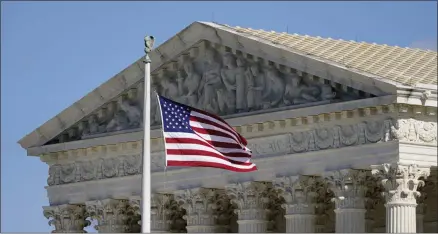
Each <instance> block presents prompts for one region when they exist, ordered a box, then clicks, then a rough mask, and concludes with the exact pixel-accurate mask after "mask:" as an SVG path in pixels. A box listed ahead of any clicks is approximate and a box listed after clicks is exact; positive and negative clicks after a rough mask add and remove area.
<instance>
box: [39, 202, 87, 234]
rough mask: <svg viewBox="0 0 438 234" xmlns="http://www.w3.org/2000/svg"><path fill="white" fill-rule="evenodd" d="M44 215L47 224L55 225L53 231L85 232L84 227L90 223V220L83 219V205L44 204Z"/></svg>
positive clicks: (84, 216)
mask: <svg viewBox="0 0 438 234" xmlns="http://www.w3.org/2000/svg"><path fill="white" fill-rule="evenodd" d="M43 209H44V216H45V217H46V218H47V219H51V220H50V221H49V225H53V226H55V230H54V231H53V233H86V231H85V230H84V227H86V226H88V225H90V224H91V223H90V221H88V220H85V218H86V215H85V206H84V205H68V204H66V205H60V206H45V207H43Z"/></svg>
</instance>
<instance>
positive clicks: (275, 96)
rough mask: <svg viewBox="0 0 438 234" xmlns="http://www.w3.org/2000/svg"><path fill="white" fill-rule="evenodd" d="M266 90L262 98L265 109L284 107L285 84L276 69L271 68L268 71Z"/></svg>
mask: <svg viewBox="0 0 438 234" xmlns="http://www.w3.org/2000/svg"><path fill="white" fill-rule="evenodd" d="M265 84H266V88H265V92H264V95H263V97H262V100H263V103H264V104H263V107H264V108H265V109H267V108H272V107H280V106H283V102H282V100H283V94H284V90H285V84H284V80H283V78H282V77H281V76H280V73H279V72H278V70H277V69H276V68H273V67H270V68H268V69H267V71H266V83H265Z"/></svg>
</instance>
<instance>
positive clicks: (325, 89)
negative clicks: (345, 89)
mask: <svg viewBox="0 0 438 234" xmlns="http://www.w3.org/2000/svg"><path fill="white" fill-rule="evenodd" d="M335 97H336V92H334V91H333V87H332V86H330V85H327V84H323V85H322V86H321V94H320V97H319V99H320V100H321V101H325V100H332V99H334V98H335Z"/></svg>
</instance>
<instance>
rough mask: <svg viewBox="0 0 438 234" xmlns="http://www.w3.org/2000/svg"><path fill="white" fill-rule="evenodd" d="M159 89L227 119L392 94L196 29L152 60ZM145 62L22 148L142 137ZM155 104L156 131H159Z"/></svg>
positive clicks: (310, 61)
mask: <svg viewBox="0 0 438 234" xmlns="http://www.w3.org/2000/svg"><path fill="white" fill-rule="evenodd" d="M151 59H152V61H153V62H152V64H151V70H152V83H153V85H154V89H156V91H157V92H158V93H160V94H162V95H164V96H167V97H169V98H171V99H173V100H176V101H179V102H182V103H185V104H188V105H191V106H195V107H198V108H201V109H205V110H207V111H210V112H213V113H216V114H218V115H221V116H224V117H232V116H236V115H253V114H258V113H263V112H272V111H280V110H285V109H289V108H301V107H308V106H315V105H325V104H328V103H336V102H345V101H351V100H357V99H362V98H368V97H373V96H384V95H387V94H391V93H394V92H395V90H396V88H395V86H394V85H393V84H392V83H391V82H387V81H384V80H381V79H376V78H375V77H371V76H368V75H366V74H362V73H360V72H358V71H351V70H349V69H347V68H345V67H340V66H338V65H336V64H332V63H330V62H327V61H321V60H319V59H317V58H313V57H312V56H310V55H309V56H307V55H303V54H299V53H297V52H293V51H289V50H287V48H281V46H276V45H274V44H269V43H266V42H263V41H261V40H259V39H257V38H253V37H251V36H249V37H248V36H242V35H239V33H237V32H233V31H230V30H229V29H227V28H226V27H222V26H219V25H212V24H208V23H194V24H192V25H190V26H189V27H187V28H186V29H184V30H183V31H182V32H180V33H178V34H177V35H176V36H175V37H173V38H171V39H170V40H168V41H167V42H165V43H163V44H162V45H160V46H159V47H158V48H156V49H155V50H154V51H153V53H152V54H151ZM143 77H144V69H143V64H142V61H141V59H140V60H138V61H136V62H135V63H134V64H132V65H131V66H129V67H128V68H127V69H125V70H124V71H122V72H120V73H119V74H117V75H116V76H115V77H113V78H112V79H110V80H109V81H107V82H106V83H104V84H103V85H101V86H100V87H98V88H97V89H95V90H94V91H92V92H91V93H90V94H88V95H87V96H85V97H84V98H83V99H81V100H80V101H78V102H76V103H75V104H74V105H72V106H71V107H69V108H67V109H66V110H64V111H63V112H62V113H60V114H59V115H57V116H56V117H55V118H53V119H51V120H49V121H48V122H47V123H45V124H43V125H42V126H41V127H39V128H38V129H36V130H35V131H34V132H32V133H30V134H29V135H27V136H26V137H24V138H23V139H22V140H20V144H21V145H22V146H23V147H24V148H29V147H34V146H41V145H44V144H56V143H62V142H67V141H75V140H80V139H87V138H95V137H99V136H102V135H106V134H110V133H121V132H127V131H138V130H140V129H141V124H142V114H141V113H142V106H143V98H142V96H143ZM156 104H157V103H156V100H154V99H152V106H151V111H152V113H151V117H152V126H153V127H157V126H159V124H160V123H159V113H158V108H157V106H156Z"/></svg>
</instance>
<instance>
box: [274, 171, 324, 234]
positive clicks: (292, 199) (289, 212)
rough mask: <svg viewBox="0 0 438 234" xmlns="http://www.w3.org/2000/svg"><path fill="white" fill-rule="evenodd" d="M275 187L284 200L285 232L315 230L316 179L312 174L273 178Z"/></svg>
mask: <svg viewBox="0 0 438 234" xmlns="http://www.w3.org/2000/svg"><path fill="white" fill-rule="evenodd" d="M274 184H275V187H276V188H277V189H279V190H280V191H281V192H280V196H282V197H283V198H284V200H285V204H283V205H282V207H283V208H284V209H285V211H286V212H285V215H284V217H285V218H286V232H287V233H300V232H301V233H303V232H315V224H316V214H315V206H316V197H317V195H318V194H317V193H316V189H317V186H318V184H321V183H318V179H317V178H316V177H313V176H292V177H283V178H279V179H277V180H275V182H274Z"/></svg>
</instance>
